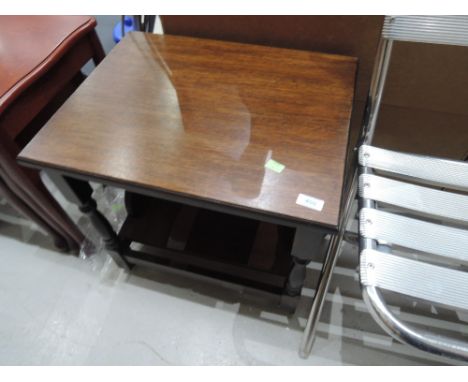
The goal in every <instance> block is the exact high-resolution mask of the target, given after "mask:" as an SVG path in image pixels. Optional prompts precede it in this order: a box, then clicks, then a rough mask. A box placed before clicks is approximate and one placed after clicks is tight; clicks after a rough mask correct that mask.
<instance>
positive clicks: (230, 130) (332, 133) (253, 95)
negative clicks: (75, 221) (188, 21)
mask: <svg viewBox="0 0 468 382" xmlns="http://www.w3.org/2000/svg"><path fill="white" fill-rule="evenodd" d="M355 70H356V60H355V59H354V58H351V57H344V56H334V55H325V54H319V53H313V52H305V51H296V50H288V49H278V48H270V47H261V46H254V45H247V44H238V43H227V42H220V41H214V40H203V39H195V38H187V37H176V36H168V35H166V36H160V35H150V34H143V33H131V34H129V35H127V36H126V37H125V39H124V40H123V41H122V42H121V43H119V44H118V45H117V46H116V47H115V48H114V49H113V50H112V52H111V53H110V54H109V55H108V57H106V59H105V60H104V61H103V62H102V63H101V65H99V67H98V68H97V69H96V70H95V71H94V72H93V73H92V74H91V75H90V76H89V78H88V79H87V80H86V81H85V82H84V84H83V85H82V86H81V87H80V88H79V89H78V90H77V91H76V92H75V93H74V94H73V95H72V96H71V97H70V98H69V100H68V101H67V102H66V103H65V104H64V105H63V106H62V108H61V109H60V110H59V111H58V112H57V113H56V114H55V115H54V117H53V118H52V119H51V120H50V121H49V122H48V123H47V125H46V126H45V127H44V128H43V129H42V130H41V131H40V132H39V133H38V135H37V136H36V137H35V138H34V139H33V140H32V141H31V142H30V144H29V145H28V146H27V147H26V148H25V150H23V152H22V153H21V154H20V160H21V161H22V162H23V163H26V162H28V163H32V164H35V165H39V166H42V167H46V168H47V167H50V168H58V169H64V170H67V171H68V172H71V173H79V174H87V175H91V176H94V177H97V178H103V179H111V180H113V181H116V182H118V183H120V184H132V185H137V186H138V185H139V186H145V187H148V188H152V189H156V190H165V191H169V192H173V193H176V194H182V195H186V196H188V197H194V198H201V199H206V200H210V201H214V202H217V203H221V204H228V205H233V206H239V207H241V208H246V209H253V210H260V211H263V212H265V213H268V214H273V215H280V216H284V217H287V218H291V219H294V220H300V221H310V222H314V223H318V224H322V225H326V226H332V227H334V226H336V225H337V221H338V213H339V202H340V198H341V192H342V185H343V173H344V162H345V156H346V146H347V139H348V128H349V119H350V113H351V107H352V97H353V90H354V78H355ZM270 159H272V160H274V161H277V162H279V163H281V164H282V165H284V166H285V167H284V169H283V170H282V171H281V172H278V171H279V170H280V169H281V166H279V168H278V166H276V167H275V166H271V167H267V168H266V167H265V164H266V163H267V162H268V161H269V160H270ZM270 168H273V169H270ZM299 194H306V195H310V196H312V197H314V198H317V199H319V200H323V201H324V205H323V209H322V210H321V211H319V210H318V209H313V208H308V207H306V206H303V205H299V204H297V203H296V200H297V198H298V195H299Z"/></svg>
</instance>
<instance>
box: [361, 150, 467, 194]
mask: <svg viewBox="0 0 468 382" xmlns="http://www.w3.org/2000/svg"><path fill="white" fill-rule="evenodd" d="M359 164H360V165H361V166H365V167H371V168H374V169H378V170H382V171H386V172H390V173H392V174H397V175H404V176H409V177H413V178H416V179H419V180H423V181H428V182H431V183H433V184H438V185H445V186H447V187H452V188H455V189H459V190H467V191H468V163H466V162H462V161H454V160H448V159H440V158H432V157H427V156H423V155H413V154H405V153H400V152H397V151H391V150H385V149H381V148H378V147H374V146H368V145H362V146H361V147H360V148H359Z"/></svg>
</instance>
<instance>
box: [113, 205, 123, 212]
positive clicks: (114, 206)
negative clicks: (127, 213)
mask: <svg viewBox="0 0 468 382" xmlns="http://www.w3.org/2000/svg"><path fill="white" fill-rule="evenodd" d="M123 207H124V205H123V204H113V205H112V206H111V208H112V212H119V211H120V210H121V209H122V208H123Z"/></svg>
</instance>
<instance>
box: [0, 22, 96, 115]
mask: <svg viewBox="0 0 468 382" xmlns="http://www.w3.org/2000/svg"><path fill="white" fill-rule="evenodd" d="M51 25H53V27H52V28H51ZM95 26H96V20H95V19H94V18H93V17H90V16H0V57H1V60H0V73H2V75H1V76H0V113H1V112H2V111H3V110H5V108H6V107H7V106H8V105H9V104H10V103H11V102H12V101H13V100H14V99H16V97H17V96H18V95H19V94H21V93H22V91H23V90H24V89H26V88H27V87H28V86H29V85H30V84H31V83H33V82H34V81H35V80H36V79H37V78H39V77H40V76H41V75H42V74H43V73H45V72H46V71H47V70H48V69H49V68H50V67H51V66H52V65H53V64H54V63H55V62H57V61H58V60H59V59H60V58H61V57H62V56H63V55H64V54H65V53H66V52H67V50H68V48H69V47H70V46H71V45H72V44H73V43H74V42H75V41H77V40H78V39H79V38H80V37H81V36H83V35H85V34H86V33H89V31H91V30H93V29H94V27H95Z"/></svg>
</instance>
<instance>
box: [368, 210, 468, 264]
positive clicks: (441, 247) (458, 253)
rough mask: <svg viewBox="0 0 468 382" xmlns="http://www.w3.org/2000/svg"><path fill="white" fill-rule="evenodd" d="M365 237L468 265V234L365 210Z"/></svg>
mask: <svg viewBox="0 0 468 382" xmlns="http://www.w3.org/2000/svg"><path fill="white" fill-rule="evenodd" d="M359 230H360V233H361V235H362V236H363V237H365V238H368V239H374V240H377V241H379V242H380V243H388V244H390V245H391V244H395V245H398V246H401V247H405V248H410V249H414V250H417V251H421V252H426V253H430V254H434V255H438V256H443V257H446V258H452V259H456V260H461V261H462V262H467V261H468V230H464V229H459V228H453V227H448V226H442V225H439V224H434V223H429V222H425V221H422V220H417V219H412V218H408V217H405V216H400V215H396V214H392V213H388V212H384V211H381V210H376V209H373V208H362V209H361V211H360V216H359Z"/></svg>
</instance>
